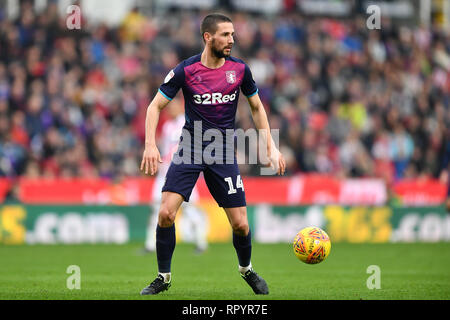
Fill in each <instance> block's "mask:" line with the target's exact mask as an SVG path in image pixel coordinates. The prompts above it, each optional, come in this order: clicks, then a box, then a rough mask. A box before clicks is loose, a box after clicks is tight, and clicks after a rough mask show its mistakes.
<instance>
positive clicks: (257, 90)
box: [247, 89, 259, 98]
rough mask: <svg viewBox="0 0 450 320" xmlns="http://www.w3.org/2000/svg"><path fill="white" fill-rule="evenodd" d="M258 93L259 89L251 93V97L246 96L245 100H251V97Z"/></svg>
mask: <svg viewBox="0 0 450 320" xmlns="http://www.w3.org/2000/svg"><path fill="white" fill-rule="evenodd" d="M258 91H259V89H256V91H255V92H253V93H252V94H251V95H248V96H247V98H251V97H253V96H254V95H255V94H257V93H258Z"/></svg>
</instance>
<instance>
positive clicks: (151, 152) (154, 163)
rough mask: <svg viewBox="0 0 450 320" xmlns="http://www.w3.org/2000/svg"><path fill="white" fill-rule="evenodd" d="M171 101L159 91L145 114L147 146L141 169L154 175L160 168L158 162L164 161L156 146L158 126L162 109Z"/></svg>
mask: <svg viewBox="0 0 450 320" xmlns="http://www.w3.org/2000/svg"><path fill="white" fill-rule="evenodd" d="M169 102H170V100H169V99H167V98H166V97H164V96H163V95H162V94H161V93H160V92H159V91H158V93H157V94H156V96H155V97H154V98H153V100H152V102H151V103H150V105H149V106H148V108H147V114H146V116H145V148H144V153H143V155H142V161H141V171H142V172H144V173H145V174H148V173H149V172H150V174H151V175H154V174H155V173H156V171H157V170H158V162H159V163H162V160H161V155H160V153H159V150H158V147H157V146H156V127H157V126H158V121H159V114H160V113H161V110H162V109H164V107H165V106H166V105H167V104H168V103H169Z"/></svg>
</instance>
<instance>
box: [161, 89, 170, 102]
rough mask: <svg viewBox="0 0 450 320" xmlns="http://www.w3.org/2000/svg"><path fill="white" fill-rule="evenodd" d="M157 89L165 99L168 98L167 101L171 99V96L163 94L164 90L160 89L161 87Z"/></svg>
mask: <svg viewBox="0 0 450 320" xmlns="http://www.w3.org/2000/svg"><path fill="white" fill-rule="evenodd" d="M158 91H159V93H161V94H162V95H163V96H164V98H166V99H167V100H169V101H172V98H169V97H168V96H167V94H165V93H164V92H162V91H161V89H158Z"/></svg>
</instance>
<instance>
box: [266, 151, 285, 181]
mask: <svg viewBox="0 0 450 320" xmlns="http://www.w3.org/2000/svg"><path fill="white" fill-rule="evenodd" d="M269 161H270V167H271V168H272V170H274V171H276V172H277V175H284V173H285V172H286V160H284V157H283V155H282V154H281V152H280V151H278V149H277V148H273V151H270V150H269Z"/></svg>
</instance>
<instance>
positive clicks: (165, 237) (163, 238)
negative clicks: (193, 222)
mask: <svg viewBox="0 0 450 320" xmlns="http://www.w3.org/2000/svg"><path fill="white" fill-rule="evenodd" d="M175 242H176V237H175V224H173V225H172V226H171V227H168V228H162V227H160V226H159V225H158V226H157V227H156V259H157V260H158V271H159V272H161V273H169V272H170V266H171V263H172V254H173V251H174V250H175Z"/></svg>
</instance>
